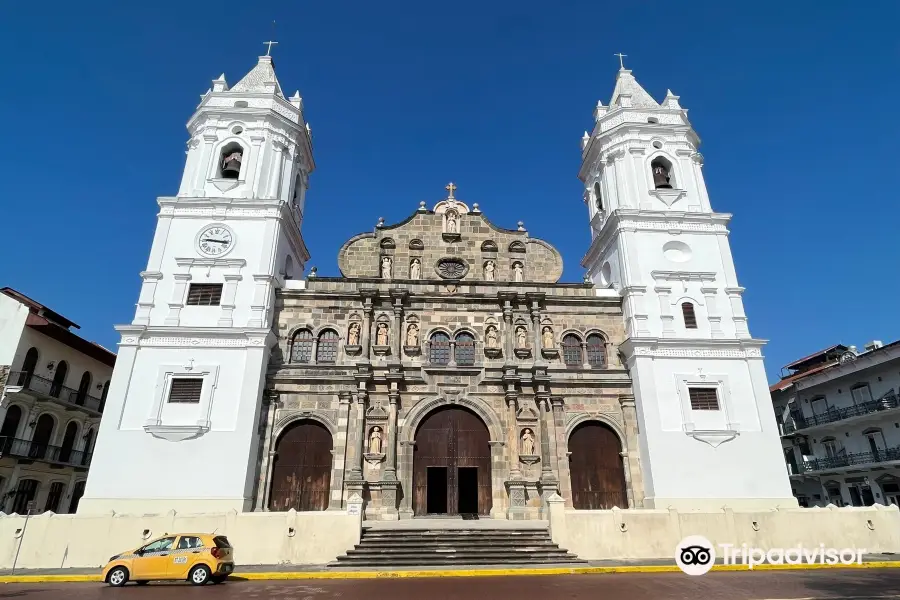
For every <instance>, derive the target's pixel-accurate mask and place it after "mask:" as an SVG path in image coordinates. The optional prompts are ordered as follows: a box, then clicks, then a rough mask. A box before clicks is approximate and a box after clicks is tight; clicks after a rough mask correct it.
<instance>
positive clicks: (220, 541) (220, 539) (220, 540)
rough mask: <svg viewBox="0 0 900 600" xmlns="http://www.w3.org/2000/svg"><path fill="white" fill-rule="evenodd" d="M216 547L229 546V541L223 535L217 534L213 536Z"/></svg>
mask: <svg viewBox="0 0 900 600" xmlns="http://www.w3.org/2000/svg"><path fill="white" fill-rule="evenodd" d="M213 542H214V543H215V545H216V548H231V542H229V541H228V538H227V537H225V536H224V535H217V536H216V537H214V538H213Z"/></svg>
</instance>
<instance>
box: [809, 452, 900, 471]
mask: <svg viewBox="0 0 900 600" xmlns="http://www.w3.org/2000/svg"><path fill="white" fill-rule="evenodd" d="M892 460H900V446H897V447H894V448H885V449H884V450H878V451H876V452H856V453H853V454H846V453H845V454H839V455H837V456H829V457H827V458H814V459H812V460H806V461H804V462H803V463H801V465H800V471H801V472H803V473H810V472H812V471H827V470H829V469H840V468H843V467H852V466H855V465H867V464H873V463H883V462H888V461H892Z"/></svg>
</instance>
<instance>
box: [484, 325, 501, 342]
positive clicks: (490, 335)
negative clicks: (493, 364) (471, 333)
mask: <svg viewBox="0 0 900 600" xmlns="http://www.w3.org/2000/svg"><path fill="white" fill-rule="evenodd" d="M484 337H485V339H486V340H487V347H488V348H499V347H500V334H499V333H498V332H497V328H496V327H494V326H493V325H488V328H487V332H486V333H485V336H484Z"/></svg>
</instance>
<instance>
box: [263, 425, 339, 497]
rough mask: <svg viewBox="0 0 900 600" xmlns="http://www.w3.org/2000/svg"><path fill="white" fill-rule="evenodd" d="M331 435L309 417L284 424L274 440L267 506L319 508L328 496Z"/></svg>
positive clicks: (329, 491) (329, 488)
mask: <svg viewBox="0 0 900 600" xmlns="http://www.w3.org/2000/svg"><path fill="white" fill-rule="evenodd" d="M332 448H333V439H332V435H331V432H330V431H329V430H328V428H326V427H325V426H324V425H323V424H321V423H319V422H318V421H314V420H311V419H303V420H298V421H294V422H292V423H291V424H289V425H288V426H286V427H285V428H284V429H283V430H282V431H281V434H280V435H279V437H278V441H277V442H276V443H275V453H276V454H275V459H274V464H273V466H272V480H271V482H270V483H269V485H270V486H271V492H270V497H269V510H272V511H283V510H290V509H292V508H293V509H294V510H297V511H318V510H326V509H327V508H328V502H329V498H330V496H331V466H332V453H331V451H332Z"/></svg>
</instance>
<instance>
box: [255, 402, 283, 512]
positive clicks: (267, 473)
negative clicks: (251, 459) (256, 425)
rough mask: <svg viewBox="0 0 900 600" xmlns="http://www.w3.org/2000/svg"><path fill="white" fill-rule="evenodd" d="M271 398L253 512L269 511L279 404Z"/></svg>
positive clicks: (267, 410) (266, 412)
mask: <svg viewBox="0 0 900 600" xmlns="http://www.w3.org/2000/svg"><path fill="white" fill-rule="evenodd" d="M273 396H274V394H273V395H272V396H268V395H267V396H266V397H267V398H268V406H267V407H266V411H265V414H266V417H265V419H266V422H265V424H264V426H263V431H264V432H265V433H264V434H263V435H264V437H263V447H262V452H261V453H260V456H261V457H262V460H261V461H260V468H259V479H258V481H257V486H256V507H255V508H254V509H253V510H254V512H259V511H266V510H269V492H270V488H271V487H272V465H273V463H274V462H275V414H276V412H277V410H278V408H279V406H281V402H280V401H279V400H277V399H275V398H274V397H273Z"/></svg>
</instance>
